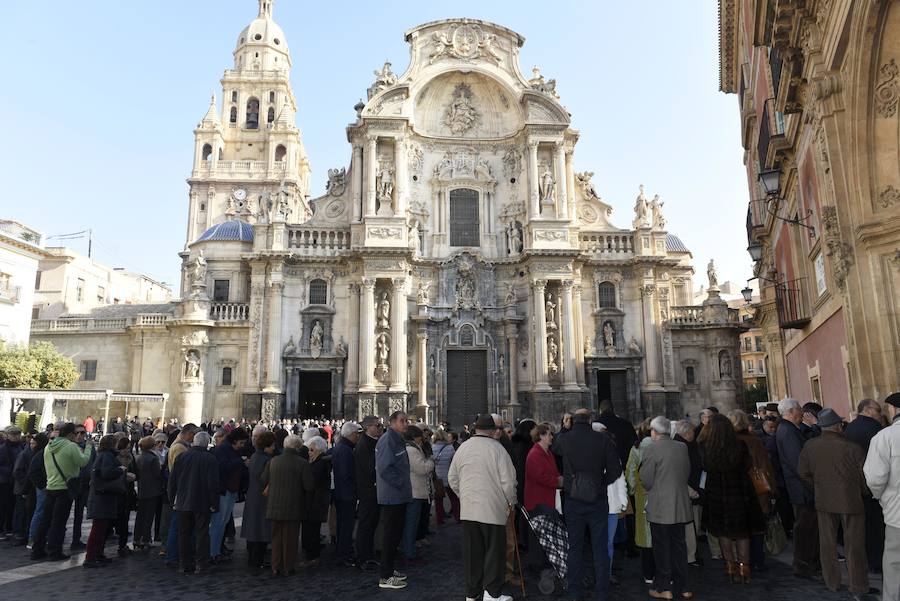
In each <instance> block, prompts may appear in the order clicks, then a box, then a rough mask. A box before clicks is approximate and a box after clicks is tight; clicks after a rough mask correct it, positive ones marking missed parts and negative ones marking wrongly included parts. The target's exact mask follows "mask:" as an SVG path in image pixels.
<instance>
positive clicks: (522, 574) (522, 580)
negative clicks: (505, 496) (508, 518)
mask: <svg viewBox="0 0 900 601" xmlns="http://www.w3.org/2000/svg"><path fill="white" fill-rule="evenodd" d="M512 511H513V529H512V533H513V545H514V546H515V549H516V564H518V566H519V582H520V583H521V584H522V598H523V599H524V598H525V572H524V571H522V558H521V557H520V556H519V537H518V536H517V535H516V510H515V508H513V510H512Z"/></svg>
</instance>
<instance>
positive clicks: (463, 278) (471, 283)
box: [455, 257, 481, 310]
mask: <svg viewBox="0 0 900 601" xmlns="http://www.w3.org/2000/svg"><path fill="white" fill-rule="evenodd" d="M472 271H473V269H472V262H471V259H466V258H465V257H462V258H461V259H460V262H459V270H458V275H457V279H456V305H455V308H456V309H457V310H459V309H473V308H474V309H479V310H480V309H481V306H480V305H479V303H478V299H477V294H476V290H475V275H474V274H473V273H472Z"/></svg>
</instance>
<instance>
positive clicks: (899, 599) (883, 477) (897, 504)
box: [863, 392, 900, 601]
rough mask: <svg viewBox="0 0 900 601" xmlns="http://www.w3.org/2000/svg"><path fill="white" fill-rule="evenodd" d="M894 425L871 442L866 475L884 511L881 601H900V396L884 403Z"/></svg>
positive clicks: (893, 396)
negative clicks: (882, 590) (882, 589)
mask: <svg viewBox="0 0 900 601" xmlns="http://www.w3.org/2000/svg"><path fill="white" fill-rule="evenodd" d="M884 403H885V409H887V417H888V419H889V420H890V422H891V425H890V426H889V427H887V428H884V429H883V430H881V431H880V432H879V433H878V434H876V435H875V437H874V438H872V442H871V444H870V445H869V454H868V455H867V456H866V463H865V466H864V467H863V472H864V473H865V476H866V484H868V486H869V490H871V491H872V496H874V497H875V498H876V499H878V500H879V502H880V503H881V508H882V510H884V523H885V537H884V558H883V560H882V571H883V574H884V594H883V596H882V601H900V419H898V418H900V392H895V393H893V394H892V395H890V396H889V397H888V398H886V399H885V400H884Z"/></svg>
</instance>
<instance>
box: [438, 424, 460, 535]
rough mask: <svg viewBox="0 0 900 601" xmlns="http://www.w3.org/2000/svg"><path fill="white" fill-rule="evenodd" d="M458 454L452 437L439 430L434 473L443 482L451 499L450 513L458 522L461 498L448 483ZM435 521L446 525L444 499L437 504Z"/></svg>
mask: <svg viewBox="0 0 900 601" xmlns="http://www.w3.org/2000/svg"><path fill="white" fill-rule="evenodd" d="M455 453H456V449H455V448H453V443H452V442H451V441H450V437H449V436H448V435H447V432H446V431H444V430H438V431H437V432H435V433H434V471H435V473H436V474H437V478H438V480H440V481H441V484H442V485H443V488H444V494H445V495H446V496H447V497H448V498H449V499H450V513H451V515H452V516H453V519H455V520H456V521H457V522H458V521H459V497H457V496H456V493H455V492H453V490H451V489H450V484H449V483H448V482H447V473H448V472H449V471H450V463H452V462H453V455H454V454H455ZM434 513H435V519H436V521H437V523H438V524H439V525H442V524H443V523H444V519H445V513H446V512H445V511H444V499H442V498H441V499H437V503H436V504H435V510H434Z"/></svg>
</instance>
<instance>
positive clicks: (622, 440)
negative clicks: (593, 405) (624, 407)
mask: <svg viewBox="0 0 900 601" xmlns="http://www.w3.org/2000/svg"><path fill="white" fill-rule="evenodd" d="M597 421H598V422H600V423H601V424H603V425H604V426H606V429H607V431H608V432H609V433H610V434H612V437H613V440H614V441H615V443H616V452H617V453H618V454H619V461H620V462H621V464H622V465H625V464H627V463H628V455H629V454H630V453H631V449H632V448H634V445H636V444H637V432H635V431H634V426H632V425H631V422H629V421H628V420H627V419H623V418H621V417H619V416H618V415H616V414H615V411H614V410H613V404H612V403H611V402H610V401H600V417H598V418H597Z"/></svg>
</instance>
